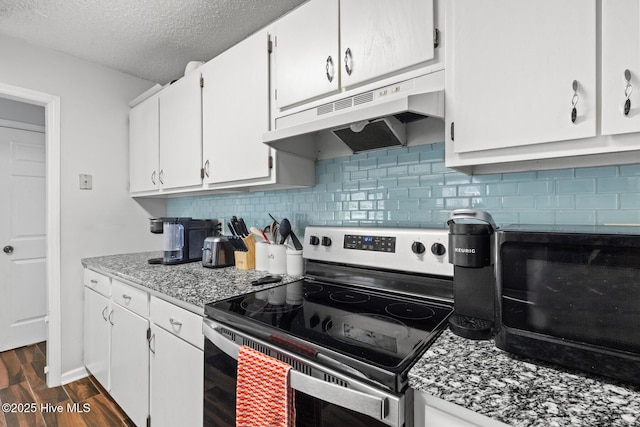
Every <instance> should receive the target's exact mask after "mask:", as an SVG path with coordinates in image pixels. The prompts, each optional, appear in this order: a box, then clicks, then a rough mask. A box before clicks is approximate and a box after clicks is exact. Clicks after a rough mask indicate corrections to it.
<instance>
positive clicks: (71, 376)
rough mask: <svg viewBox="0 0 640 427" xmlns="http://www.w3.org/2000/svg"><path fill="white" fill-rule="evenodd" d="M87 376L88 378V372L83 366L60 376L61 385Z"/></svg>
mask: <svg viewBox="0 0 640 427" xmlns="http://www.w3.org/2000/svg"><path fill="white" fill-rule="evenodd" d="M88 376H89V371H87V369H86V368H85V367H84V366H81V367H79V368H77V369H73V370H71V371H67V372H63V373H62V375H61V376H60V381H61V383H62V384H68V383H72V382H74V381H77V380H80V379H82V378H85V377H88Z"/></svg>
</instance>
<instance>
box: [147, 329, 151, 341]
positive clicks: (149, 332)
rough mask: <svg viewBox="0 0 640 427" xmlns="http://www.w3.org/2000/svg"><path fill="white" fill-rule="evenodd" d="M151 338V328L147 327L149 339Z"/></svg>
mask: <svg viewBox="0 0 640 427" xmlns="http://www.w3.org/2000/svg"><path fill="white" fill-rule="evenodd" d="M149 338H151V328H147V340H148V339H149Z"/></svg>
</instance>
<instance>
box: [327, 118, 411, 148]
mask: <svg viewBox="0 0 640 427" xmlns="http://www.w3.org/2000/svg"><path fill="white" fill-rule="evenodd" d="M333 133H334V134H335V135H336V136H337V137H338V138H340V140H341V141H342V142H344V143H345V144H346V145H347V146H348V147H349V148H350V149H351V150H352V151H353V152H354V153H358V152H361V151H368V150H375V149H378V148H384V147H394V146H400V145H407V133H406V129H405V124H404V123H402V122H400V120H398V119H396V118H395V117H393V116H390V117H384V118H381V119H376V120H371V121H362V122H357V123H353V124H351V125H350V126H347V127H344V128H341V129H335V130H333Z"/></svg>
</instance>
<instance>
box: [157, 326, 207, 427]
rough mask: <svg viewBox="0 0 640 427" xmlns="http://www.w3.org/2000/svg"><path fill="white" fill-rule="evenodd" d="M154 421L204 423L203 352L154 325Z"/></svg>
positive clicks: (182, 423)
mask: <svg viewBox="0 0 640 427" xmlns="http://www.w3.org/2000/svg"><path fill="white" fill-rule="evenodd" d="M151 333H152V340H151V350H152V351H151V355H150V359H151V360H150V363H151V366H150V371H151V393H150V408H151V420H152V425H153V426H154V427H159V426H167V427H172V426H178V425H181V426H201V425H202V419H203V394H202V393H203V391H202V390H203V383H202V381H203V378H204V373H203V372H204V353H203V351H202V350H200V349H198V348H196V347H194V346H192V345H191V344H189V343H187V342H186V341H183V340H181V339H180V338H178V337H176V336H175V335H173V334H171V333H169V332H167V331H165V330H164V329H162V328H160V327H158V326H156V325H154V324H152V325H151Z"/></svg>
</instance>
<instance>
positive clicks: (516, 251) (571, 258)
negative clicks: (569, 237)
mask: <svg viewBox="0 0 640 427" xmlns="http://www.w3.org/2000/svg"><path fill="white" fill-rule="evenodd" d="M500 256H501V263H502V264H501V265H502V267H501V274H502V281H501V283H502V323H503V324H504V325H506V326H508V327H512V328H517V329H522V330H528V331H533V332H539V333H542V334H546V335H551V336H555V337H560V338H566V339H570V340H575V341H579V342H584V343H588V344H593V345H599V346H603V347H608V348H613V349H618V350H623V351H630V352H635V353H640V328H638V319H639V318H640V249H638V248H617V247H612V246H602V247H601V246H597V245H557V244H554V245H553V246H548V245H545V244H543V243H523V242H518V243H505V244H504V245H502V247H501V248H500Z"/></svg>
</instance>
